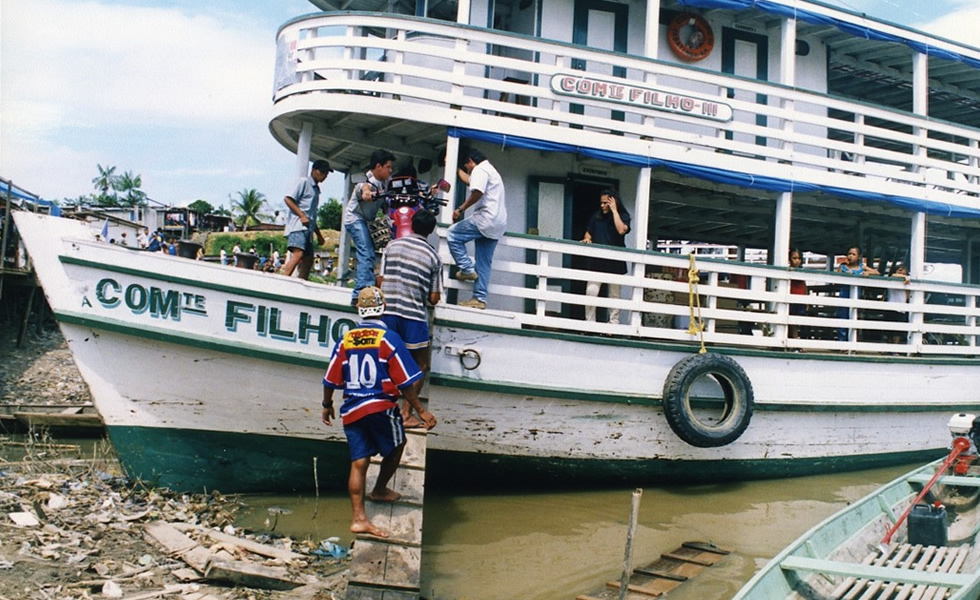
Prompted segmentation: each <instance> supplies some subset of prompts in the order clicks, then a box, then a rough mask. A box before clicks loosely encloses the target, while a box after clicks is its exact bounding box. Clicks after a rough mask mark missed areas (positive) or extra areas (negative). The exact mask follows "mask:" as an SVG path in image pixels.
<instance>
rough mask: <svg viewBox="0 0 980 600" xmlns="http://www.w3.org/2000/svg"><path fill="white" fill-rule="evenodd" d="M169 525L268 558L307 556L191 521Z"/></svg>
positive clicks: (295, 558)
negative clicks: (201, 534)
mask: <svg viewBox="0 0 980 600" xmlns="http://www.w3.org/2000/svg"><path fill="white" fill-rule="evenodd" d="M171 525H172V526H173V527H174V529H176V530H177V531H181V532H186V531H197V532H200V533H203V534H205V535H207V536H208V537H209V538H211V539H212V540H214V541H216V542H221V543H224V544H231V545H234V546H237V547H238V548H241V549H242V550H247V551H249V552H251V553H252V554H258V555H259V556H265V557H268V558H278V559H282V560H306V559H307V558H309V557H308V556H306V555H305V554H298V553H296V552H291V551H289V550H283V549H281V548H276V547H275V546H269V545H268V544H260V543H259V542H256V541H254V540H247V539H244V538H240V537H236V536H234V535H228V534H227V533H222V532H221V531H217V530H214V529H208V528H206V527H201V526H200V525H195V524H193V523H171Z"/></svg>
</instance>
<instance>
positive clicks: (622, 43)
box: [569, 0, 629, 121]
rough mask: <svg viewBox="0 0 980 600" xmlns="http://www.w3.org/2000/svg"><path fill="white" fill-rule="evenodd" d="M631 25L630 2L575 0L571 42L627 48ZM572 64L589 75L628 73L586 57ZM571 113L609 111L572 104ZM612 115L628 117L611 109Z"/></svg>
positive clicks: (623, 69)
mask: <svg viewBox="0 0 980 600" xmlns="http://www.w3.org/2000/svg"><path fill="white" fill-rule="evenodd" d="M628 26H629V5H628V4H616V3H614V2H605V1H603V0H575V15H574V17H573V20H572V43H573V44H581V45H583V46H588V47H589V48H597V49H599V50H613V51H615V52H623V53H625V52H626V40H627V37H626V35H627V29H628ZM572 68H573V69H576V70H579V71H587V72H588V73H589V74H590V75H596V76H612V77H626V69H625V68H624V67H618V66H611V65H608V64H598V63H593V64H586V61H584V60H581V59H574V60H573V61H572ZM569 110H570V111H571V112H572V113H575V114H578V115H581V114H587V115H593V114H595V115H600V116H602V117H606V116H607V115H609V110H608V109H599V108H592V107H589V108H588V109H586V107H585V106H583V105H581V104H572V105H571V106H570V107H569ZM611 112H612V115H611V118H613V119H615V120H618V121H622V120H624V119H625V118H626V116H625V113H624V112H623V111H621V110H614V111H611Z"/></svg>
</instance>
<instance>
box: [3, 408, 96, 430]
mask: <svg viewBox="0 0 980 600" xmlns="http://www.w3.org/2000/svg"><path fill="white" fill-rule="evenodd" d="M14 418H15V419H17V422H18V423H20V424H22V425H24V426H26V427H31V426H33V427H92V428H96V427H103V423H102V417H101V416H100V415H97V414H96V415H92V414H80V415H79V414H68V415H66V414H61V413H40V412H16V413H14Z"/></svg>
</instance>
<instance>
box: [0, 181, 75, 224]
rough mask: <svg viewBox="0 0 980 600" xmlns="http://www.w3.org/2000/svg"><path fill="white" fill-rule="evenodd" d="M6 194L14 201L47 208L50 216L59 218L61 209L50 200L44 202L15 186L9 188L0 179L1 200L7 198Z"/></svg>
mask: <svg viewBox="0 0 980 600" xmlns="http://www.w3.org/2000/svg"><path fill="white" fill-rule="evenodd" d="M8 193H9V194H10V196H11V197H13V198H14V199H16V200H19V201H22V202H23V201H26V202H31V203H34V204H37V205H38V206H43V207H45V208H47V209H48V210H49V213H50V214H51V216H54V217H60V216H61V207H60V206H58V205H57V204H55V203H54V202H51V201H50V200H45V199H44V198H41V197H39V196H35V195H34V194H31V193H30V192H27V191H26V190H23V189H21V188H19V187H17V186H16V185H14V186H11V184H9V183H7V182H6V181H4V180H2V179H0V196H2V197H3V198H7V195H8Z"/></svg>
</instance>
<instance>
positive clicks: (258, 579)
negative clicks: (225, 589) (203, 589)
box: [204, 560, 309, 591]
mask: <svg viewBox="0 0 980 600" xmlns="http://www.w3.org/2000/svg"><path fill="white" fill-rule="evenodd" d="M204 576H205V577H207V578H208V579H213V580H216V581H229V582H231V583H234V584H235V585H243V586H245V587H250V588H259V589H263V590H278V591H286V590H291V589H294V588H298V587H300V586H302V585H306V584H307V583H309V581H305V580H303V579H301V578H298V577H296V576H294V575H292V574H291V573H290V572H289V569H287V568H286V567H267V566H265V565H260V564H256V563H253V562H249V561H247V560H228V561H224V560H213V561H211V564H210V565H209V566H208V570H207V571H206V572H205V573H204Z"/></svg>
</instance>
